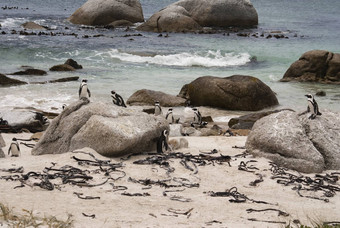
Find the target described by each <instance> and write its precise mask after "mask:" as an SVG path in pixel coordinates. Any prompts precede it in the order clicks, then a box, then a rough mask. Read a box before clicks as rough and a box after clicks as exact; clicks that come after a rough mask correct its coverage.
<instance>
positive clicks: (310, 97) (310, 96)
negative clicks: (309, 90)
mask: <svg viewBox="0 0 340 228" xmlns="http://www.w3.org/2000/svg"><path fill="white" fill-rule="evenodd" d="M305 96H306V97H307V98H309V99H313V98H314V97H313V95H312V94H307V95H305Z"/></svg>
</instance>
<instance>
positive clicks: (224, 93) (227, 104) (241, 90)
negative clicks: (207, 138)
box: [179, 75, 279, 111]
mask: <svg viewBox="0 0 340 228" xmlns="http://www.w3.org/2000/svg"><path fill="white" fill-rule="evenodd" d="M179 95H180V96H182V97H184V98H186V99H189V100H190V102H191V104H192V105H194V106H210V107H216V108H223V109H228V110H243V111H258V110H261V109H264V108H267V107H271V106H275V105H278V103H279V102H278V100H277V98H276V96H275V93H274V92H273V91H272V90H271V89H270V88H269V87H268V86H267V85H266V84H264V83H263V82H262V81H261V80H259V79H258V78H255V77H252V76H243V75H233V76H230V77H225V78H219V77H213V76H204V77H200V78H197V79H196V80H194V81H192V82H191V83H189V84H187V85H184V86H183V88H182V90H181V92H180V94H179Z"/></svg>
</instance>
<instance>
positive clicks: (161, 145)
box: [157, 130, 169, 153]
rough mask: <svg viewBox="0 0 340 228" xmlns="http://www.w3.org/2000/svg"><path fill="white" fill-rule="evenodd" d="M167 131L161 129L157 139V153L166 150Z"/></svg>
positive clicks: (167, 146)
mask: <svg viewBox="0 0 340 228" xmlns="http://www.w3.org/2000/svg"><path fill="white" fill-rule="evenodd" d="M168 139H169V133H168V131H167V130H164V131H162V134H161V136H160V137H159V138H158V140H157V153H164V152H165V151H167V150H168V148H169V145H168Z"/></svg>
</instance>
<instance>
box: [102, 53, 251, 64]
mask: <svg viewBox="0 0 340 228" xmlns="http://www.w3.org/2000/svg"><path fill="white" fill-rule="evenodd" d="M108 54H109V55H110V57H111V58H115V59H119V60H120V61H125V62H133V63H147V64H157V65H165V66H183V67H191V66H200V67H228V66H242V65H245V64H247V63H249V62H250V61H251V56H250V55H249V54H248V53H239V54H237V53H233V52H231V53H221V51H219V50H218V51H208V52H205V53H202V52H195V53H188V52H182V53H178V54H168V55H155V56H142V55H135V54H130V53H124V52H120V51H119V50H117V49H112V50H111V51H109V52H108Z"/></svg>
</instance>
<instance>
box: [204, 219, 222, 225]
mask: <svg viewBox="0 0 340 228" xmlns="http://www.w3.org/2000/svg"><path fill="white" fill-rule="evenodd" d="M214 223H217V224H222V222H220V221H217V220H212V221H209V222H206V223H205V224H206V225H207V226H211V225H212V224H214Z"/></svg>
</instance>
